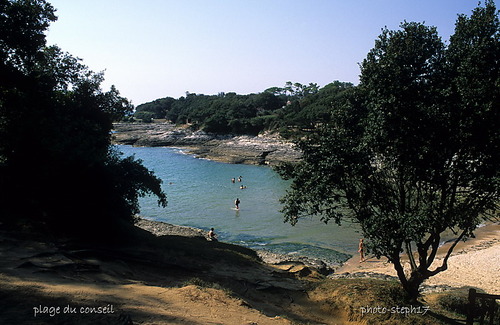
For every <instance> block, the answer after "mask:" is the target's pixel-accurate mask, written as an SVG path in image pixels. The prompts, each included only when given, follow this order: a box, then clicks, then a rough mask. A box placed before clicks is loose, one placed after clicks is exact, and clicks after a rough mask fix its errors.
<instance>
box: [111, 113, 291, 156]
mask: <svg viewBox="0 0 500 325" xmlns="http://www.w3.org/2000/svg"><path fill="white" fill-rule="evenodd" d="M114 130H115V132H114V134H113V142H114V143H117V144H127V145H134V146H144V147H180V148H184V149H187V150H188V151H189V152H190V153H192V154H194V155H196V156H197V157H200V158H207V159H211V160H216V161H221V162H227V163H233V164H255V165H276V164H279V163H281V162H293V161H298V160H299V159H300V152H299V151H297V150H296V149H295V148H294V146H293V144H292V143H291V142H289V141H285V140H283V139H282V138H280V137H279V136H276V135H259V136H247V135H243V136H242V135H239V136H236V135H217V134H211V133H206V132H203V131H193V130H190V129H189V128H185V127H178V126H175V125H173V124H168V123H151V124H135V123H116V124H115V125H114Z"/></svg>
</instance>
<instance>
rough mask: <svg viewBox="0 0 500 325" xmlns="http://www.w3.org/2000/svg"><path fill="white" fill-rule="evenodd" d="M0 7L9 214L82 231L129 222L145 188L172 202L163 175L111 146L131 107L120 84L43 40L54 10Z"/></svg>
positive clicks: (1, 175) (0, 110)
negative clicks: (105, 84) (106, 86)
mask: <svg viewBox="0 0 500 325" xmlns="http://www.w3.org/2000/svg"><path fill="white" fill-rule="evenodd" d="M0 10H1V11H0V19H1V20H2V30H1V31H0V57H1V58H2V61H1V62H0V72H1V75H2V79H1V81H0V211H1V213H0V216H1V218H2V219H3V220H4V221H11V222H15V220H16V218H18V217H19V218H21V217H22V218H30V219H32V220H36V221H39V222H43V223H48V224H49V225H50V226H51V227H53V228H58V229H60V230H61V231H64V232H72V233H74V234H78V233H80V234H82V233H84V232H87V231H90V230H92V231H93V232H95V229H94V228H106V227H107V228H109V227H113V226H114V225H115V224H116V222H117V220H127V221H131V220H132V219H131V217H132V214H133V213H136V212H137V211H138V205H137V198H138V197H139V196H142V195H145V194H146V193H152V194H155V195H157V196H158V198H159V204H161V205H165V204H166V200H165V194H164V193H163V192H161V190H160V187H159V186H160V182H161V181H160V180H159V179H158V178H156V177H155V176H154V175H153V174H152V173H151V172H149V171H148V170H147V169H145V168H144V167H143V166H142V165H141V164H140V162H139V161H136V160H134V159H133V158H126V159H120V158H118V154H117V153H115V152H113V150H112V148H111V146H110V133H111V129H112V122H113V121H115V120H119V119H121V118H123V117H125V116H127V115H129V114H130V113H131V111H132V106H131V105H130V103H129V102H128V100H127V99H125V98H123V97H121V96H120V94H119V92H118V90H117V89H116V88H115V87H114V86H112V87H111V89H110V90H109V91H106V92H104V91H102V90H101V87H100V86H101V83H102V81H103V75H102V74H101V73H94V72H92V71H90V70H88V68H87V67H85V66H84V65H83V64H81V63H80V61H79V59H76V58H74V57H72V56H71V55H70V54H68V53H65V52H63V51H61V50H60V49H59V48H58V47H56V46H52V47H46V46H45V36H44V32H45V30H46V29H47V28H48V25H49V23H50V22H51V21H54V20H55V19H56V17H55V15H54V9H53V8H52V7H51V6H50V5H49V4H47V3H46V2H45V1H41V0H39V1H14V0H12V1H2V2H1V4H0ZM4 26H5V28H3V27H4ZM12 35H15V36H16V37H15V38H13V37H12Z"/></svg>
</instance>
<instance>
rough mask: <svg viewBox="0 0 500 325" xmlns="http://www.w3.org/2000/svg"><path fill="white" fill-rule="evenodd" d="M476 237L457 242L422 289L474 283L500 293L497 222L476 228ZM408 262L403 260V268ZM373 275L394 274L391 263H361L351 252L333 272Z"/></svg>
mask: <svg viewBox="0 0 500 325" xmlns="http://www.w3.org/2000/svg"><path fill="white" fill-rule="evenodd" d="M475 235H476V238H473V239H469V240H467V241H466V242H460V243H459V244H458V245H457V247H455V249H454V251H453V253H452V255H451V256H450V258H449V259H448V269H447V270H446V271H444V272H441V273H439V274H437V275H436V276H433V277H431V278H430V279H428V280H426V281H425V282H424V287H423V289H424V291H426V290H432V291H437V290H443V289H446V288H448V287H453V288H462V287H473V288H478V289H481V290H484V292H486V293H489V294H500V224H499V223H496V224H489V225H486V226H483V227H481V228H479V229H477V230H476V232H475ZM449 245H450V243H448V244H445V245H443V246H442V247H441V248H440V250H439V256H438V257H437V258H436V260H435V261H434V264H433V266H438V265H441V263H442V260H443V256H444V254H445V252H446V251H447V249H448V247H449ZM407 268H409V264H408V263H406V264H405V269H407ZM347 275H348V276H351V277H356V276H362V275H363V276H364V275H368V276H374V277H377V276H378V275H386V276H393V277H396V271H395V270H394V267H393V265H392V264H390V263H387V262H386V259H385V258H382V259H380V260H377V259H376V258H375V257H370V256H368V259H367V260H366V261H365V262H363V263H360V262H359V256H354V257H353V258H351V259H350V260H348V261H347V262H346V263H345V264H344V265H343V266H342V267H340V268H339V269H337V270H336V276H338V277H342V276H347Z"/></svg>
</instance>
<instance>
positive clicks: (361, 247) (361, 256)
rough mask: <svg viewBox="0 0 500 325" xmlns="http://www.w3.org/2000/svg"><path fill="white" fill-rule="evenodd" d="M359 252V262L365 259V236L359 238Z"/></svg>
mask: <svg viewBox="0 0 500 325" xmlns="http://www.w3.org/2000/svg"><path fill="white" fill-rule="evenodd" d="M358 252H359V263H361V262H364V261H365V244H364V241H363V238H361V239H360V240H359V246H358Z"/></svg>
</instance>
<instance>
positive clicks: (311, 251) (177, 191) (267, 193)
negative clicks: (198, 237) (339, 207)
mask: <svg viewBox="0 0 500 325" xmlns="http://www.w3.org/2000/svg"><path fill="white" fill-rule="evenodd" d="M117 147H118V149H119V150H120V151H121V152H123V153H124V155H125V156H130V155H135V157H136V158H139V159H141V160H143V164H144V165H145V166H146V167H148V168H149V169H151V170H153V171H154V172H155V175H156V176H158V177H159V178H161V179H162V180H163V185H162V187H163V190H164V191H165V193H166V194H167V199H168V206H167V207H166V208H160V207H158V205H157V202H156V199H155V197H145V198H141V200H140V206H141V213H140V214H141V215H142V216H143V217H146V218H148V219H152V220H158V221H165V222H168V223H172V224H177V225H184V226H192V227H197V228H201V229H206V230H208V229H209V228H211V227H214V228H215V232H216V233H217V234H218V236H219V240H221V241H224V242H230V243H235V244H238V245H243V246H247V247H250V248H254V249H267V250H270V251H273V252H277V253H286V254H297V255H301V256H310V257H315V258H321V259H323V260H325V261H327V262H330V263H337V262H339V261H344V260H346V259H347V258H349V257H350V255H351V254H355V252H356V251H357V243H358V238H359V234H358V233H357V232H356V227H354V226H353V225H349V224H343V225H342V227H339V226H337V225H335V224H328V225H325V224H324V223H322V222H320V221H319V220H318V219H317V218H314V219H313V218H311V219H302V220H300V221H299V223H298V224H297V225H296V226H291V225H290V224H288V223H284V222H283V215H282V213H281V212H280V210H281V204H280V202H279V199H280V198H281V197H282V196H283V195H284V194H285V192H286V190H287V188H288V182H286V181H284V180H282V179H281V178H280V177H279V176H278V175H277V174H276V173H275V172H274V171H273V170H272V169H271V168H269V167H263V166H251V165H234V164H225V163H219V162H214V161H210V160H206V159H198V158H195V157H193V156H191V155H187V154H184V153H183V152H182V151H181V150H179V149H175V148H164V147H155V148H150V147H132V146H122V145H120V146H117ZM239 176H242V182H238V181H236V182H235V183H234V184H233V183H232V182H231V178H235V179H238V177H239ZM241 185H244V186H246V187H247V188H246V189H240V186H241ZM236 198H239V199H240V201H241V203H240V209H239V211H238V210H236V209H235V208H234V200H235V199H236Z"/></svg>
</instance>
